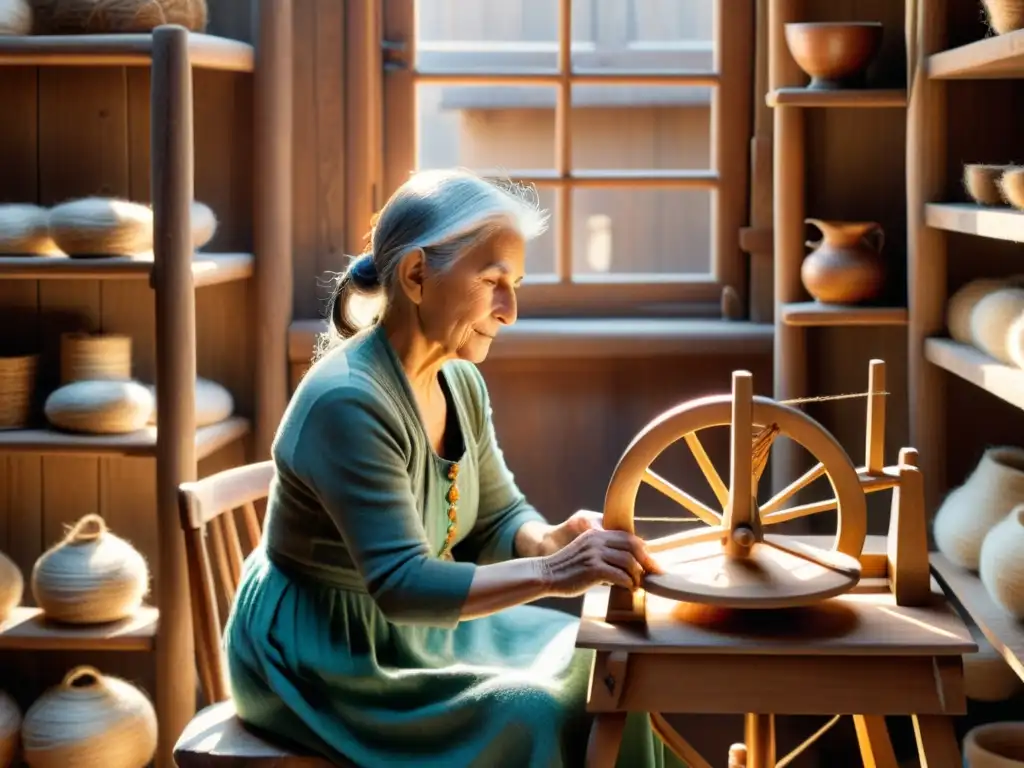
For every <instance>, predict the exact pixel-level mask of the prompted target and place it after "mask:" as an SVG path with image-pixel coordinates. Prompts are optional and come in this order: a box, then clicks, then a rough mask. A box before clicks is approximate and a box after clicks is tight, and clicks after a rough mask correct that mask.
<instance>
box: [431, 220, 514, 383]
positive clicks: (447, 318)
mask: <svg viewBox="0 0 1024 768" xmlns="http://www.w3.org/2000/svg"><path fill="white" fill-rule="evenodd" d="M525 260H526V246H525V243H524V242H523V238H522V237H520V236H519V235H518V234H516V233H515V232H512V231H501V232H498V233H496V234H494V235H492V236H491V237H489V238H488V239H487V240H484V241H482V242H481V243H480V244H479V245H477V246H475V247H474V248H473V249H471V250H470V251H469V252H467V253H466V254H464V255H463V256H462V258H460V259H459V260H458V261H456V262H455V264H453V265H452V266H451V268H449V269H448V270H447V271H445V272H443V273H441V274H438V275H431V276H428V277H427V278H426V279H425V280H424V283H423V294H422V300H421V302H420V312H419V315H420V322H421V326H422V330H423V332H424V333H425V334H426V336H427V338H428V339H429V340H430V341H432V342H435V343H439V344H441V345H442V346H443V347H444V349H445V351H446V352H447V353H448V354H449V355H452V356H453V357H456V358H459V359H462V360H469V361H471V362H474V363H480V362H483V361H484V360H485V359H486V358H487V353H488V352H489V351H490V348H491V342H492V341H493V340H494V337H495V336H497V335H498V331H499V330H500V329H501V327H502V326H505V325H511V324H512V323H514V322H515V321H516V313H517V308H516V289H517V288H518V287H519V285H520V283H521V282H522V280H523V273H524V269H525Z"/></svg>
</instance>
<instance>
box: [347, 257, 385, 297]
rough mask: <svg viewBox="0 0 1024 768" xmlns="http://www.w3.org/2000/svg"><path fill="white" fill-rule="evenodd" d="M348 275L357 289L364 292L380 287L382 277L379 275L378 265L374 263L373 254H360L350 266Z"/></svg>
mask: <svg viewBox="0 0 1024 768" xmlns="http://www.w3.org/2000/svg"><path fill="white" fill-rule="evenodd" d="M348 273H349V275H351V277H352V282H353V283H355V284H356V287H358V288H361V289H363V290H371V289H373V288H377V287H378V286H379V285H380V275H378V274H377V265H376V264H375V263H374V261H373V254H372V253H363V254H360V255H359V256H358V257H356V259H355V260H354V261H353V262H352V263H351V264H350V265H349V268H348Z"/></svg>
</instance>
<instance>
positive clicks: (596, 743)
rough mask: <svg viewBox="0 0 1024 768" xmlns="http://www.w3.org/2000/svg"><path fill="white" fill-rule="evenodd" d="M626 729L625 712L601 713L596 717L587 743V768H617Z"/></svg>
mask: <svg viewBox="0 0 1024 768" xmlns="http://www.w3.org/2000/svg"><path fill="white" fill-rule="evenodd" d="M625 727H626V713H625V712H601V713H599V714H597V715H595V716H594V724H593V725H592V726H590V740H589V741H588V742H587V768H615V761H616V760H618V759H619V747H620V746H621V745H622V731H623V729H624V728H625Z"/></svg>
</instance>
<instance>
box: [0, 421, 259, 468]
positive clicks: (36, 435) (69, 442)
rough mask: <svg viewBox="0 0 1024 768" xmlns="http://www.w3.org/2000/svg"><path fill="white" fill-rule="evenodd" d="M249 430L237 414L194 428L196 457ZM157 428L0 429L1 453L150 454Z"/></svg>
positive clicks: (231, 440)
mask: <svg viewBox="0 0 1024 768" xmlns="http://www.w3.org/2000/svg"><path fill="white" fill-rule="evenodd" d="M248 432H249V421H248V419H244V418H242V417H240V416H234V417H232V418H230V419H225V420H224V421H221V422H218V423H217V424H211V425H210V426H208V427H200V428H199V429H198V430H196V460H197V461H198V460H202V459H204V458H206V457H207V456H209V455H210V454H212V453H215V452H216V451H218V450H220V449H221V448H223V447H224V446H225V445H229V444H230V443H232V442H234V441H235V440H238V439H239V438H241V437H243V436H245V435H246V434H248ZM155 450H156V427H147V428H146V429H142V430H139V431H138V432H132V433H131V434H127V435H76V434H71V433H66V432H58V431H56V430H50V429H16V430H10V431H0V454H3V453H39V454H47V455H76V456H152V455H153V453H154V451H155Z"/></svg>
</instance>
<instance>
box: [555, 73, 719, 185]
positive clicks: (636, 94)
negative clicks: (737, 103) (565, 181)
mask: <svg viewBox="0 0 1024 768" xmlns="http://www.w3.org/2000/svg"><path fill="white" fill-rule="evenodd" d="M572 104H573V110H572V121H571V124H572V165H573V167H574V168H578V169H582V170H602V169H604V170H635V171H644V170H662V171H665V170H682V169H687V170H694V169H698V170H708V169H709V168H711V89H710V88H694V87H689V86H658V85H655V86H643V87H636V86H615V85H575V86H573V89H572ZM551 119H552V126H553V120H554V118H553V116H552V118H551Z"/></svg>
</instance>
